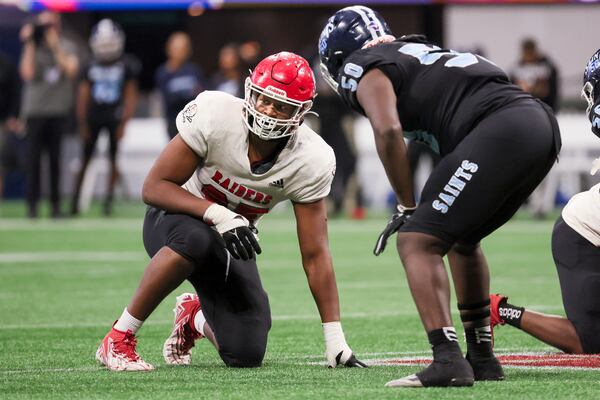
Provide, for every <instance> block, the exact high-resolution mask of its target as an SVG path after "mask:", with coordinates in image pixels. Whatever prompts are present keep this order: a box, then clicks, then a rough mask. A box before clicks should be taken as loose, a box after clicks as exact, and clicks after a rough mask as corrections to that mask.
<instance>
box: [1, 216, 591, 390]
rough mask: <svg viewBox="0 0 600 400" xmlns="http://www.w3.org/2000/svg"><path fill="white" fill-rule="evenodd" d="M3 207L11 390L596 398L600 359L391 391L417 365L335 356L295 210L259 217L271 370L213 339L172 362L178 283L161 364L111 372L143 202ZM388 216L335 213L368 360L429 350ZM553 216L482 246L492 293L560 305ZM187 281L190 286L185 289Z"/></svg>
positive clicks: (510, 228)
mask: <svg viewBox="0 0 600 400" xmlns="http://www.w3.org/2000/svg"><path fill="white" fill-rule="evenodd" d="M2 207H4V211H0V398H1V399H12V398H40V399H53V398H65V399H73V398H105V399H125V398H143V399H154V398H156V399H175V398H181V399H191V398H196V399H224V398H232V399H259V398H260V399H262V398H268V399H288V398H305V399H335V398H340V399H349V398H356V399H384V398H431V399H437V398H449V399H465V398H473V399H483V398H489V399H494V400H495V399H508V398H511V399H525V398H527V399H548V398H549V397H550V396H552V398H553V399H558V398H578V399H593V398H598V396H599V394H598V393H600V379H598V371H589V370H588V371H578V370H557V369H535V368H534V369H515V368H509V369H507V370H506V375H507V377H506V381H504V382H493V383H476V385H475V387H473V388H467V389H389V388H384V387H383V385H384V384H385V383H386V382H387V381H388V380H391V379H395V378H399V377H401V376H404V375H406V374H409V373H412V372H416V371H417V370H419V369H420V367H418V366H373V367H371V368H369V369H364V370H356V369H354V370H352V369H335V370H330V369H327V368H325V366H324V357H323V353H324V345H323V339H322V333H321V326H320V323H319V320H318V316H317V311H316V308H315V305H314V303H313V301H312V298H311V296H310V293H309V291H308V287H307V284H306V279H305V277H304V274H303V271H302V267H301V264H300V257H299V253H298V245H297V242H296V238H295V231H294V223H293V221H292V220H291V219H290V216H289V214H286V213H284V214H282V215H274V216H270V217H267V218H266V219H264V220H263V222H262V223H261V226H260V229H261V245H262V247H263V254H262V255H261V256H260V258H259V267H260V271H261V275H262V278H263V284H264V286H265V289H266V290H267V292H268V293H269V296H270V301H271V307H272V314H273V328H272V330H271V334H270V338H269V347H268V351H267V355H266V359H265V364H264V367H263V368H260V369H253V370H236V369H227V368H225V367H224V366H223V365H222V363H221V362H220V359H219V358H218V356H217V354H216V352H215V351H214V350H213V348H212V347H211V345H210V344H209V343H208V342H207V341H206V340H204V341H200V342H198V344H197V347H196V348H195V351H194V357H193V358H194V361H193V365H192V366H189V367H171V366H167V365H165V363H164V361H163V360H162V355H161V348H162V342H163V340H164V339H165V338H166V336H167V335H168V334H169V332H170V325H171V319H172V315H173V314H172V312H171V309H172V307H173V303H174V299H175V295H176V293H174V294H173V295H171V296H170V297H169V298H168V299H167V300H166V301H165V302H164V303H163V304H162V305H161V306H160V307H159V308H158V309H157V310H156V312H155V313H154V314H153V315H152V316H151V318H150V319H149V320H148V321H147V323H146V325H145V326H144V328H143V329H142V330H141V331H140V334H139V352H140V354H141V355H142V356H143V357H144V358H145V359H146V360H147V361H148V362H151V363H153V364H155V365H156V366H157V370H156V371H154V372H151V373H114V372H109V371H106V370H104V369H102V368H100V367H99V366H98V365H97V364H96V362H95V360H94V353H95V351H96V348H97V346H98V343H99V341H100V340H101V338H102V337H103V336H104V334H105V333H106V332H107V330H108V328H109V327H110V325H111V323H112V322H113V321H114V320H115V318H117V317H118V316H119V315H120V313H121V311H122V309H123V307H124V306H125V305H126V304H127V302H128V301H129V299H130V296H131V295H132V293H133V291H134V289H135V287H136V285H137V282H138V279H139V277H140V275H141V273H142V271H143V269H144V267H145V264H146V262H147V257H146V254H145V253H144V249H143V247H142V239H141V233H140V230H141V224H142V214H143V209H142V208H141V207H139V206H127V207H125V208H123V207H122V208H120V209H118V210H117V211H118V213H117V216H116V217H115V218H112V219H108V220H106V219H99V218H97V217H95V216H94V215H96V214H95V211H92V216H91V217H90V216H88V217H85V218H82V219H78V220H64V221H59V222H54V221H49V220H39V221H33V222H32V221H28V220H22V219H19V218H15V216H16V215H17V214H19V213H20V212H21V211H20V208H19V207H21V206H15V205H12V206H11V205H6V204H0V208H2ZM7 210H9V211H7ZM10 210H12V211H10ZM9 217H11V218H9ZM384 224H385V219H384V218H373V219H368V220H366V221H350V220H343V219H342V220H334V221H332V222H331V224H330V242H331V249H332V253H333V258H334V264H335V267H336V273H337V278H338V286H339V290H340V297H341V303H342V321H343V326H344V329H345V333H346V338H347V340H348V343H349V344H350V346H351V347H352V348H353V350H354V351H355V352H356V353H357V354H358V356H359V357H360V358H362V359H365V360H367V361H369V360H370V361H371V362H375V360H380V361H381V360H382V359H394V358H399V357H403V356H407V355H409V356H410V355H416V356H418V355H427V354H428V345H427V341H426V337H425V334H424V333H423V331H422V329H421V325H420V322H419V320H418V317H417V314H416V310H415V307H414V305H413V302H412V299H411V297H410V294H409V292H408V289H407V284H406V280H405V278H404V273H403V270H402V267H401V266H400V263H399V260H398V257H397V254H396V253H395V251H393V248H392V249H388V250H387V251H386V253H384V254H383V255H382V256H381V257H379V258H375V257H374V256H373V255H372V245H373V243H374V240H375V238H376V236H377V234H378V233H379V230H380V229H381V228H382V227H383V225H384ZM551 227H552V223H551V222H549V221H548V222H531V221H526V220H522V219H521V220H518V221H516V222H511V223H509V224H508V225H506V226H505V227H504V228H503V229H502V230H500V231H499V232H497V233H495V234H494V235H493V236H492V237H490V238H489V239H488V240H487V241H486V242H484V249H485V251H486V253H487V255H488V259H489V262H490V265H491V271H492V290H493V291H502V292H504V293H507V294H509V295H511V299H512V300H514V302H515V303H517V304H522V305H527V306H529V307H531V308H533V309H536V310H540V311H545V312H551V313H561V312H562V305H561V300H560V292H559V287H558V281H557V278H556V272H555V269H554V266H553V263H552V259H551V255H550V252H549V238H550V231H551ZM190 289H191V286H189V285H188V284H185V285H183V286H182V287H181V288H180V289H179V290H178V291H177V293H181V292H182V291H184V290H190ZM453 307H455V302H453ZM458 320H459V319H458V317H457V316H456V313H455V322H458ZM457 328H458V327H457ZM459 336H462V333H459ZM496 349H497V350H498V352H500V353H502V352H523V351H552V350H551V349H550V348H548V347H547V346H545V345H543V344H541V343H539V342H537V341H535V340H533V339H531V338H529V337H527V336H526V335H524V334H523V333H521V332H519V331H517V330H515V329H513V328H511V327H502V328H501V329H499V330H497V332H496Z"/></svg>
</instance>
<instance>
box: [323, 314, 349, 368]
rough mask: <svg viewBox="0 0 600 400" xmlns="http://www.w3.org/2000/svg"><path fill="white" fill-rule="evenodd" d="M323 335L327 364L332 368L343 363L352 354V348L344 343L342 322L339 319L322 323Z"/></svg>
mask: <svg viewBox="0 0 600 400" xmlns="http://www.w3.org/2000/svg"><path fill="white" fill-rule="evenodd" d="M323 335H324V336H325V357H326V358H327V364H329V366H330V367H332V368H335V367H336V365H338V364H345V363H346V361H348V359H349V358H350V356H351V355H352V350H350V347H348V344H347V343H346V338H345V336H344V331H343V330H342V323H341V322H340V321H334V322H325V323H323Z"/></svg>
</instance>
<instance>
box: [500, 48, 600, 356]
mask: <svg viewBox="0 0 600 400" xmlns="http://www.w3.org/2000/svg"><path fill="white" fill-rule="evenodd" d="M582 96H583V97H584V98H585V99H586V101H587V103H588V108H587V110H586V114H587V116H588V118H589V120H590V122H591V123H592V132H593V133H594V134H595V135H596V136H600V50H598V51H597V52H596V53H594V55H593V56H592V57H591V58H590V60H589V61H588V63H587V66H586V68H585V72H584V74H583V90H582ZM599 165H600V159H598V160H596V161H595V162H594V166H593V167H592V171H591V173H592V174H596V173H597V172H598V169H599ZM599 191H600V185H595V186H593V187H592V188H591V189H590V190H587V191H585V192H581V193H578V194H576V195H575V196H573V197H572V198H571V200H569V203H568V204H567V205H566V206H565V207H564V208H563V210H562V213H561V216H560V217H559V218H558V220H557V221H556V224H555V225H554V229H553V231H552V256H553V258H554V262H555V264H556V270H557V272H558V280H559V281H560V290H561V293H562V299H563V305H564V307H565V312H566V314H567V317H566V318H565V317H560V316H558V315H547V314H542V313H538V312H535V311H531V310H527V309H525V308H523V307H519V306H515V305H513V304H510V303H508V301H507V300H508V297H506V296H503V295H498V294H492V295H491V296H490V300H491V313H492V321H491V322H492V328H493V327H494V326H495V325H503V324H508V325H511V326H514V327H516V328H519V329H521V330H523V331H524V332H527V333H529V334H530V335H532V336H534V337H535V338H537V339H539V340H541V341H543V342H545V343H547V344H549V345H551V346H554V347H557V348H559V349H561V350H562V351H564V352H566V353H575V354H596V353H600V335H599V332H600V315H599V313H600V301H599V299H600V297H599V296H598V293H599V292H600V192H599Z"/></svg>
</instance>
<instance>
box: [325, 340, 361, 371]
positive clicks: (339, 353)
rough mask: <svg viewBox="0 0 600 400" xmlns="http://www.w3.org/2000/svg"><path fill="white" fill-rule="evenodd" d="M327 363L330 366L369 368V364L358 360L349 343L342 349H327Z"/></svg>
mask: <svg viewBox="0 0 600 400" xmlns="http://www.w3.org/2000/svg"><path fill="white" fill-rule="evenodd" d="M326 357H327V364H328V365H329V368H335V367H337V366H345V367H349V368H367V364H365V363H363V362H362V361H360V360H358V359H357V358H356V356H354V353H352V350H351V349H350V347H348V345H345V346H343V348H341V349H335V350H334V349H327V353H326Z"/></svg>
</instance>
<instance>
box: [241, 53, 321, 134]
mask: <svg viewBox="0 0 600 400" xmlns="http://www.w3.org/2000/svg"><path fill="white" fill-rule="evenodd" d="M245 87H246V94H245V97H244V108H243V113H244V122H245V123H246V126H247V127H248V129H249V130H250V131H251V132H253V133H254V134H256V135H258V136H259V137H260V138H261V139H265V140H270V139H278V138H282V137H285V136H290V135H293V134H294V133H295V132H296V130H297V129H298V126H300V124H301V123H302V120H303V117H304V115H305V114H306V113H307V112H308V111H309V110H310V108H311V107H312V105H313V101H312V100H313V98H314V97H315V77H314V75H313V72H312V70H311V69H310V65H309V64H308V61H306V60H305V59H304V58H302V57H300V56H299V55H297V54H294V53H288V52H285V51H284V52H281V53H277V54H273V55H272V56H269V57H267V58H265V59H264V60H262V61H261V62H260V63H258V65H257V66H256V68H255V69H254V71H252V74H251V75H250V76H249V77H248V78H246V85H245ZM260 95H265V96H268V97H270V98H272V99H274V100H276V101H279V102H282V103H286V104H289V105H292V106H294V112H293V113H292V115H291V116H290V118H289V119H277V118H273V117H270V116H268V115H266V114H263V113H261V112H258V111H257V110H256V100H257V99H258V96H260Z"/></svg>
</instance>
